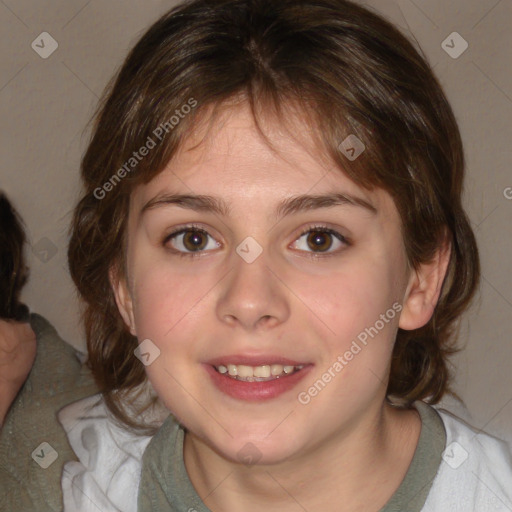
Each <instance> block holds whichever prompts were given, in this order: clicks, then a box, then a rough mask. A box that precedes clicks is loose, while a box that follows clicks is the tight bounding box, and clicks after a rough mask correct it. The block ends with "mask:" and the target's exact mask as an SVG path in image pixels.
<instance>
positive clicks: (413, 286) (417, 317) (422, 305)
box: [398, 237, 451, 330]
mask: <svg viewBox="0 0 512 512" xmlns="http://www.w3.org/2000/svg"><path fill="white" fill-rule="evenodd" d="M450 254H451V244H450V242H449V241H448V240H447V237H445V241H444V242H443V244H442V245H441V246H440V247H439V248H438V250H437V251H436V254H435V256H434V258H433V260H432V261H431V262H429V263H424V264H422V265H421V266H420V268H419V269H418V270H417V271H414V270H413V271H412V274H411V276H410V279H409V284H408V285H407V291H406V293H405V297H404V301H403V309H402V313H401V315H400V321H399V323H398V326H399V327H400V328H401V329H404V330H413V329H419V328H420V327H423V326H424V325H425V324H427V323H428V321H429V320H430V319H431V318H432V315H433V314H434V309H435V307H436V305H437V302H438V300H439V296H440V294H441V288H442V285H443V281H444V278H445V276H446V271H447V269H448V263H449V261H450Z"/></svg>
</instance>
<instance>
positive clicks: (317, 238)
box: [308, 231, 332, 252]
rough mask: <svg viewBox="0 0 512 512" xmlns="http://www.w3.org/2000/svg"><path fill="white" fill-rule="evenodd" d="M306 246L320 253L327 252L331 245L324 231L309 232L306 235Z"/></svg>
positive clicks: (328, 236) (328, 235) (329, 238)
mask: <svg viewBox="0 0 512 512" xmlns="http://www.w3.org/2000/svg"><path fill="white" fill-rule="evenodd" d="M308 244H311V245H310V247H311V248H314V249H317V250H319V251H320V252H323V251H327V250H328V249H329V248H330V247H331V245H332V238H331V235H330V234H329V233H326V232H325V231H311V232H310V233H309V235H308Z"/></svg>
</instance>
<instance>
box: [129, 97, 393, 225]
mask: <svg viewBox="0 0 512 512" xmlns="http://www.w3.org/2000/svg"><path fill="white" fill-rule="evenodd" d="M212 119H214V121H213V122H212V123H211V124H210V121H211V120H212ZM258 121H259V124H260V126H261V128H262V130H263V132H264V135H265V137H266V139H265V138H264V137H263V136H262V134H261V133H260V132H259V131H258V129H257V126H256V124H255V120H254V116H253V114H252V112H251V110H250V107H249V106H248V105H247V104H245V103H243V104H241V105H238V106H236V107H231V108H226V109H224V110H222V111H221V112H219V113H218V115H216V116H215V117H214V118H211V117H210V116H203V117H202V119H201V121H200V122H199V123H198V124H197V125H196V126H195V128H194V130H193V131H191V132H190V134H189V135H188V137H187V138H186V139H185V140H184V141H183V143H182V145H181V147H180V148H179V150H178V152H177V153H176V154H175V155H174V157H173V158H172V160H171V161H170V162H169V163H168V164H167V165H166V167H165V168H164V169H163V171H162V172H160V173H159V174H158V175H157V176H155V178H153V179H152V180H151V181H150V182H149V183H147V184H145V185H140V186H139V187H137V188H136V189H135V191H134V193H133V195H132V200H131V205H132V207H133V208H134V209H136V210H139V211H140V210H141V209H142V208H143V207H144V205H146V204H147V203H148V201H151V200H152V199H154V198H155V197H159V196H164V195H166V194H169V193H179V194H191V195H211V196H217V197H221V198H223V200H224V203H225V204H226V205H231V204H233V205H237V204H238V205H241V206H243V205H245V206H248V205H261V206H268V207H270V206H271V205H277V204H278V203H280V202H282V200H283V198H285V197H293V196H299V195H314V194H328V193H335V192H340V193H344V194H346V195H347V196H349V197H353V198H355V199H356V201H357V200H360V201H361V202H362V203H367V204H368V205H371V206H374V207H375V209H376V210H377V211H378V212H379V214H383V215H390V214H393V213H395V214H396V209H395V206H394V203H393V200H392V199H391V197H390V196H389V194H388V193H387V192H385V191H384V190H382V189H374V190H373V191H368V190H367V189H364V188H362V187H360V186H359V185H357V184H356V183H354V182H353V181H352V180H351V179H349V178H348V177H347V176H346V175H345V174H344V172H343V170H342V169H340V168H339V167H338V166H337V165H336V164H335V163H334V162H333V161H332V160H330V159H329V158H328V157H326V151H325V150H322V149H320V148H319V144H318V138H317V137H315V135H316V134H315V133H313V131H312V128H311V127H310V125H309V124H308V123H307V122H305V120H304V119H303V118H302V117H301V116H300V115H294V114H293V113H292V112H290V117H289V118H288V119H286V121H285V122H283V121H282V120H278V119H276V118H272V117H267V118H264V117H263V118H261V119H260V118H258ZM269 142H270V144H269ZM367 213H368V212H367Z"/></svg>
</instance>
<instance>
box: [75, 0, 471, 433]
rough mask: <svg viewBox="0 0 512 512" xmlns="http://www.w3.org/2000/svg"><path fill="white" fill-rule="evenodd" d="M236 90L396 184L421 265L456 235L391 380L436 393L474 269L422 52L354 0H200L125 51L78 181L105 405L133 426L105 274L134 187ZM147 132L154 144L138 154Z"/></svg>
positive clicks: (412, 395)
mask: <svg viewBox="0 0 512 512" xmlns="http://www.w3.org/2000/svg"><path fill="white" fill-rule="evenodd" d="M236 99H238V101H247V102H249V104H250V106H251V109H252V113H253V116H254V118H255V121H256V124H257V126H258V128H259V124H258V119H257V113H258V110H261V111H262V112H263V111H265V112H272V113H274V115H275V116H276V117H277V116H279V115H282V114H283V110H284V108H285V107H286V106H289V105H291V104H295V105H297V106H299V108H300V111H301V112H302V113H303V114H304V116H305V118H306V119H307V120H308V121H307V122H308V123H309V124H310V125H311V126H312V127H313V128H314V133H315V134H316V135H317V136H318V141H319V144H321V148H322V150H323V154H325V155H326V156H328V157H329V158H330V159H331V160H332V161H334V162H335V163H336V165H337V167H339V168H340V171H341V172H344V173H345V174H346V175H347V176H348V177H349V178H351V179H352V180H353V181H354V182H355V183H357V184H358V185H360V186H362V187H366V188H367V189H373V188H374V187H380V188H382V189H384V190H386V191H387V192H389V193H390V194H391V196H392V197H393V199H394V201H395V204H396V206H397V209H398V211H399V214H400V216H401V219H402V233H403V238H404V244H405V248H406V252H407V256H408V261H409V263H410V265H411V266H412V267H414V268H418V266H419V265H420V264H421V263H425V262H428V261H430V260H431V258H432V257H433V255H434V254H435V251H436V250H437V249H438V248H439V247H440V245H441V243H442V237H443V233H444V232H446V233H447V237H448V240H449V241H450V242H451V246H452V251H451V257H450V262H449V267H448V271H447V275H446V278H445V281H444V283H443V288H442V292H441V296H440V299H439V302H438V305H437V307H436V309H435V312H434V315H433V317H432V319H431V320H430V321H429V322H428V324H427V325H425V326H424V327H422V328H420V329H416V330H413V331H404V330H401V329H400V330H399V332H398V334H397V339H396V344H395V348H394V353H393V359H392V365H391V374H390V380H389V385H388V390H387V395H388V399H390V397H393V398H394V400H395V402H397V403H400V404H401V405H403V406H409V405H410V404H411V403H412V402H413V401H414V400H417V399H425V400H426V401H429V402H430V403H436V402H438V401H439V399H440V398H441V397H442V396H443V394H444V393H445V392H447V391H449V387H448V384H449V371H448V368H447V361H446V359H447V356H448V355H449V354H451V353H453V352H454V351H455V350H456V349H455V347H454V341H455V337H456V336H455V335H456V328H457V325H458V322H457V320H458V318H459V317H460V314H461V313H462V312H463V311H464V310H465V309H466V308H467V306H468V305H469V303H470V300H471V299H472V296H473V294H474V292H475V290H476V288H477V285H478V280H479V271H480V269H479V260H478V252H477V247H476V242H475V238H474V235H473V232H472V230H471V227H470V225H469V222H468V219H467V217H466V214H465V212H464V210H463V208H462V205H461V194H462V183H463V174H464V155H463V148H462V142H461V138H460V134H459V130H458V127H457V123H456V120H455V118H454V115H453V112H452V109H451V108H450V105H449V104H448V102H447V99H446V98H445V95H444V94H443V91H442V88H441V86H440V85H439V83H438V81H437V79H436V78H435V76H434V74H433V72H432V70H431V68H430V67H429V65H428V63H427V62H426V60H425V59H424V58H422V57H421V56H420V54H419V53H418V51H417V50H416V49H415V48H414V46H413V45H412V44H411V43H410V42H409V41H408V40H407V38H405V37H404V36H403V35H402V34H401V33H400V32H399V31H398V30H397V29H396V28H395V27H393V26H392V25H391V24H390V23H388V22H387V21H385V20H383V19H382V18H381V17H379V16H378V15H376V14H374V13H372V12H370V11H369V10H367V9H365V8H363V7H361V6H358V5H356V4H354V3H352V2H349V1H345V0H300V1H297V0H281V1H276V0H193V1H189V2H186V3H184V4H181V5H179V6H178V7H176V8H174V9H173V10H171V11H170V12H169V13H168V14H166V15H165V16H163V17H162V18H161V19H160V20H158V21H157V22H156V23H155V24H154V25H153V26H152V27H150V29H149V30H148V31H147V32H146V34H145V35H144V36H143V37H142V38H141V39H140V41H139V42H138V43H137V44H136V46H135V47H134V48H133V50H132V51H131V52H130V54H129V55H128V57H127V59H126V61H125V63H124V65H123V66H122V68H121V70H120V72H119V73H118V75H117V78H116V79H115V81H113V82H112V83H111V84H110V86H109V87H108V89H107V91H106V93H105V95H104V99H103V102H102V104H101V106H100V108H99V111H98V113H97V116H96V118H95V125H94V132H93V136H92V140H91V142H90V144H89V147H88V149H87V151H86V153H85V155H84V157H83V161H82V168H81V173H82V179H83V182H84V185H85V193H84V195H83V197H82V199H81V201H80V202H79V204H78V205H77V207H76V210H75V213H74V219H73V224H72V236H71V241H70V245H69V253H68V256H69V265H70V270H71V275H72V277H73V280H74V282H75V284H76V286H77V287H78V290H79V292H80V294H81V296H82V298H83V299H84V301H85V309H84V323H85V330H86V337H87V343H88V349H89V363H88V364H89V366H90V368H91V370H92V372H93V374H94V375H95V378H96V380H97V382H98V384H99V385H100V387H101V389H102V391H103V393H104V397H105V399H106V402H107V404H108V406H109V408H110V409H111V411H112V412H113V413H114V414H115V415H116V416H117V418H118V419H120V420H121V421H123V422H124V423H126V424H127V425H129V426H131V427H132V428H137V426H138V423H137V421H136V420H134V419H133V418H130V417H128V415H127V414H125V413H124V412H123V410H122V408H121V403H122V397H123V396H125V393H126V392H128V391H130V390H133V389H134V388H135V387H136V386H138V385H141V384H142V383H144V382H145V380H146V374H145V371H144V367H143V365H142V364H140V363H139V361H138V360H137V359H136V358H135V357H134V355H133V351H134V349H135V348H136V346H137V340H136V338H135V337H133V336H132V335H131V334H130V333H129V331H128V329H127V327H126V326H125V324H124V322H123V320H122V318H121V316H120V314H119V312H118V309H117V306H116V303H115V300H114V295H113V292H112V290H111V287H110V283H109V278H108V272H109V268H110V267H111V266H115V268H117V269H118V271H120V272H123V271H124V259H123V258H124V247H125V239H124V237H125V230H126V219H127V212H128V205H129V197H130V192H131V190H132V189H133V187H135V186H136V185H138V184H141V183H147V182H148V181H150V180H151V179H152V178H153V177H154V176H155V175H157V174H158V173H159V172H160V171H161V170H162V169H163V167H164V166H165V165H166V164H167V163H168V162H169V161H170V160H171V158H172V156H173V155H174V154H175V152H176V150H177V148H178V147H180V144H182V142H183V141H184V139H185V137H186V136H187V133H190V130H191V129H192V127H193V126H195V125H197V121H198V120H201V119H204V114H205V112H207V109H210V108H211V107H213V110H214V111H215V109H216V108H217V107H219V106H221V105H223V104H226V103H227V102H233V101H234V100H236ZM185 105H189V106H191V107H192V105H194V108H185ZM263 106H264V107H265V108H263ZM201 116H203V117H201ZM281 119H284V118H283V117H281ZM176 121H177V122H176ZM283 122H284V121H283ZM259 129H260V128H259ZM260 131H261V129H260ZM164 132H165V137H164ZM156 134H159V135H161V137H160V138H161V140H162V142H165V143H160V138H159V137H157V135H156ZM349 134H354V135H356V136H357V137H358V138H359V139H360V140H361V141H363V143H364V144H365V146H366V150H365V151H364V152H363V153H362V154H361V155H360V156H359V157H358V158H357V159H356V160H354V161H350V160H349V159H347V158H346V156H345V155H344V154H343V152H342V151H341V150H340V148H339V146H340V143H341V142H342V141H343V140H344V139H345V138H346V137H347V136H348V135H349ZM150 140H151V141H152V142H154V143H155V147H154V148H152V149H151V151H149V153H148V154H147V155H146V156H145V157H144V158H140V159H139V158H135V156H134V151H137V150H138V148H141V147H143V146H144V145H148V144H150V142H149V141H150Z"/></svg>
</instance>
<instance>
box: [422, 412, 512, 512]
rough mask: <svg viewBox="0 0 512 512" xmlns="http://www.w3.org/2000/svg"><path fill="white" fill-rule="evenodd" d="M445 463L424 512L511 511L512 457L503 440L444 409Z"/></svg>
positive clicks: (438, 474)
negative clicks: (443, 511)
mask: <svg viewBox="0 0 512 512" xmlns="http://www.w3.org/2000/svg"><path fill="white" fill-rule="evenodd" d="M436 410H437V412H438V413H439V415H440V416H441V419H442V420H443V425H444V427H445V430H446V448H445V450H444V452H443V460H442V461H441V465H440V466H439V469H438V472H437V475H436V477H435V479H434V482H433V484H432V488H431V490H430V493H429V495H428V498H427V501H426V503H425V507H424V508H423V510H424V512H434V511H438V510H450V511H455V512H456V511H460V512H463V511H464V512H465V511H467V510H479V511H480V510H481V511H491V510H492V511H503V512H507V511H508V512H510V510H512V455H511V451H510V447H509V446H508V445H507V444H506V443H505V442H504V441H501V440H500V439H497V438H495V437H493V436H490V435H488V434H486V433H484V432H481V431H479V430H477V429H475V428H473V427H472V426H470V425H468V424H467V423H465V422H464V421H463V420H461V419H459V418H457V417H456V416H455V415H453V414H452V413H450V412H448V411H446V410H444V409H436Z"/></svg>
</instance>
